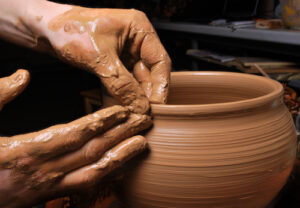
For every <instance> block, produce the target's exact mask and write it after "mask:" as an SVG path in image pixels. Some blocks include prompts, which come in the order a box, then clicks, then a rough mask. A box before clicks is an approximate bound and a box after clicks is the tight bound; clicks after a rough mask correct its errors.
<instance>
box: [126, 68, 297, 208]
mask: <svg viewBox="0 0 300 208" xmlns="http://www.w3.org/2000/svg"><path fill="white" fill-rule="evenodd" d="M225 74H226V73H225ZM173 77H174V76H173ZM199 79H200V81H201V77H199ZM176 84H178V83H177V82H176V80H175V83H174V85H175V86H176ZM245 84H247V83H245ZM255 90H257V89H255ZM195 93H196V92H195ZM243 96H244V95H243ZM280 96H281V95H280V94H278V95H277V97H275V98H274V99H273V100H272V101H268V102H267V103H264V105H263V106H259V107H257V108H251V109H249V110H245V109H244V110H243V111H239V113H234V112H233V113H229V114H228V113H226V114H224V113H219V114H211V115H209V114H204V115H202V114H201V115H193V116H190V115H189V113H188V114H187V115H183V114H181V115H175V114H174V115H165V114H164V112H163V113H162V114H164V115H161V114H159V113H158V116H156V114H155V112H154V128H153V129H152V130H151V131H150V132H148V133H147V134H146V138H147V139H148V142H149V146H150V154H149V155H148V157H147V158H146V159H145V160H144V161H142V162H141V163H140V164H139V165H138V167H137V168H134V169H132V170H131V171H130V173H129V174H128V176H127V178H126V180H125V181H124V189H125V190H124V196H125V201H126V203H127V204H128V205H129V206H128V207H130V208H174V207H178V208H263V207H266V206H267V205H268V203H270V201H271V200H272V199H273V198H274V197H275V196H276V194H277V193H278V192H279V191H280V189H281V188H282V187H283V186H284V184H285V183H286V180H287V178H288V176H289V174H290V172H291V170H292V167H293V163H294V160H295V156H296V134H295V128H294V125H293V121H292V118H291V116H290V115H289V113H288V111H287V109H286V107H285V106H284V104H283V103H282V102H281V99H280ZM244 97H245V96H244ZM246 97H247V96H246ZM208 100H209V99H208ZM185 102H189V101H185ZM187 106H188V105H187ZM255 106H257V105H255ZM187 108H188V107H187ZM198 112H201V113H202V111H198ZM196 114H197V113H196Z"/></svg>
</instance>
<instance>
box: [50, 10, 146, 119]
mask: <svg viewBox="0 0 300 208" xmlns="http://www.w3.org/2000/svg"><path fill="white" fill-rule="evenodd" d="M99 16H103V14H101V13H100V12H98V11H97V10H84V9H82V8H80V7H73V8H72V9H71V10H69V11H67V12H65V13H64V14H62V15H59V16H58V17H56V18H54V19H53V20H52V21H51V22H50V23H49V28H50V29H51V30H53V31H58V30H60V29H61V28H63V30H64V32H65V33H68V34H84V33H87V34H88V37H89V38H90V41H91V43H92V45H93V48H92V49H91V50H85V49H84V48H85V47H84V46H83V45H82V43H80V42H79V41H75V40H74V41H71V42H69V43H67V44H65V45H64V46H61V47H60V48H58V51H59V53H60V54H59V56H61V57H64V58H66V59H67V60H68V61H70V62H71V63H74V64H75V65H77V63H79V64H78V65H77V66H78V67H81V68H86V69H87V70H89V71H92V72H93V73H95V74H96V75H98V76H99V77H100V78H101V80H102V82H103V83H104V85H105V86H106V87H107V89H108V91H109V92H110V93H111V94H112V95H113V96H114V97H115V98H116V99H118V100H119V101H120V102H121V103H122V104H124V105H128V106H131V107H132V110H133V111H134V112H135V113H145V112H147V111H148V109H149V102H148V99H147V97H146V96H145V93H144V92H143V90H142V89H141V87H140V86H139V83H138V82H137V81H136V80H135V79H134V77H133V76H132V75H131V74H130V73H129V72H128V71H127V70H126V68H125V67H124V65H123V64H122V62H121V61H120V60H119V57H118V55H117V54H119V53H120V52H121V50H122V49H120V48H111V47H114V46H118V45H120V46H121V45H124V44H125V43H124V42H123V43H117V42H116V41H118V39H117V38H115V36H116V34H111V32H113V33H120V34H122V33H124V35H123V36H124V37H123V38H121V39H122V41H125V40H126V38H127V37H126V36H125V35H126V34H128V31H113V30H111V29H110V28H111V27H113V25H114V24H116V25H118V27H120V28H125V29H126V30H129V28H128V27H126V26H125V25H124V26H119V25H120V24H124V23H121V22H109V20H108V19H107V18H103V17H102V18H99ZM124 18H126V17H124ZM116 27H117V26H116Z"/></svg>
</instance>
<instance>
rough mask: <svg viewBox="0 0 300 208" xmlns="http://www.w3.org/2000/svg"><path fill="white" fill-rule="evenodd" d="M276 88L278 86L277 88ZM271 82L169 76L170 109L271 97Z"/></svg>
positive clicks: (236, 76) (233, 76) (235, 76)
mask: <svg viewBox="0 0 300 208" xmlns="http://www.w3.org/2000/svg"><path fill="white" fill-rule="evenodd" d="M277 87H278V86H277ZM275 89H276V85H274V82H273V81H271V80H269V79H267V78H264V77H260V76H255V75H248V74H242V73H228V72H192V73H191V72H189V73H185V72H179V73H172V76H171V84H170V91H169V97H168V103H167V104H169V105H187V104H190V105H191V104H215V103H228V102H235V101H243V100H248V99H253V98H258V97H261V96H264V95H267V94H270V93H271V92H273V91H274V90H275Z"/></svg>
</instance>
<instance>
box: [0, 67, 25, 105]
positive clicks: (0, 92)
mask: <svg viewBox="0 0 300 208" xmlns="http://www.w3.org/2000/svg"><path fill="white" fill-rule="evenodd" d="M29 81H30V74H29V72H28V71H27V70H25V69H19V70H18V71H16V72H15V73H13V74H12V75H10V76H9V77H4V78H1V79H0V110H1V109H2V108H3V106H4V105H5V104H7V103H9V102H10V101H12V100H13V99H15V97H17V96H18V95H19V94H20V93H21V92H22V91H23V90H24V89H25V88H26V87H27V85H28V83H29Z"/></svg>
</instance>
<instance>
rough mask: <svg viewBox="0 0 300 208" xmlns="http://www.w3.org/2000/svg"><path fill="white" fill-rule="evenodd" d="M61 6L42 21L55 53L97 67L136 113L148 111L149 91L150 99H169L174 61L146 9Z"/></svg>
mask: <svg viewBox="0 0 300 208" xmlns="http://www.w3.org/2000/svg"><path fill="white" fill-rule="evenodd" d="M59 7H61V5H59V6H57V9H56V10H55V11H52V10H51V9H49V12H48V13H46V14H41V15H40V18H41V20H40V23H38V25H39V26H38V29H39V30H41V32H39V33H40V34H43V36H45V37H46V39H47V40H48V41H49V42H50V45H51V46H52V47H53V49H54V51H55V53H56V55H58V56H59V57H60V58H61V59H63V60H65V61H67V62H69V63H71V64H73V65H76V66H78V67H80V68H85V69H87V70H89V71H91V72H93V73H95V74H96V75H97V76H99V77H100V78H101V80H102V82H103V83H104V85H105V86H106V87H107V89H108V91H109V92H110V93H111V94H112V95H113V96H114V97H115V98H117V99H118V100H119V101H120V102H121V103H122V104H125V105H128V106H132V107H133V108H132V109H133V110H134V112H136V113H144V112H147V110H148V108H149V103H148V99H147V97H148V98H149V100H150V102H151V103H165V102H166V98H167V94H168V83H169V74H170V70H171V61H170V58H169V56H168V54H167V52H166V50H165V49H164V47H163V46H162V44H161V42H160V40H159V38H158V36H157V34H156V32H155V30H154V28H153V26H152V25H151V23H150V21H149V20H148V18H147V17H146V15H145V14H144V13H143V12H140V11H137V10H133V9H130V10H126V9H91V8H83V7H77V6H73V7H71V6H67V5H64V7H65V9H60V8H59ZM50 11H51V12H50ZM50 13H51V15H50ZM42 17H43V18H42ZM33 21H35V22H36V20H33ZM127 69H133V72H134V73H133V75H134V76H132V75H131V73H129V72H128V70H127ZM137 81H138V82H137ZM139 83H140V84H141V85H139ZM140 86H141V87H140ZM145 95H146V96H145Z"/></svg>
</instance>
